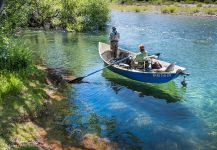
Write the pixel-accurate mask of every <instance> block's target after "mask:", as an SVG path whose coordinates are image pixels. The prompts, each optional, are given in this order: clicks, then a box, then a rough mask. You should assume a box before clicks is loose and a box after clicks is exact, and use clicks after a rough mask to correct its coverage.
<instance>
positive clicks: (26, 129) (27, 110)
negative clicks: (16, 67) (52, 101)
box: [0, 67, 45, 149]
mask: <svg viewBox="0 0 217 150" xmlns="http://www.w3.org/2000/svg"><path fill="white" fill-rule="evenodd" d="M44 76H45V72H42V71H40V70H37V69H36V68H35V67H31V68H28V69H26V70H20V71H19V72H9V71H5V70H4V71H0V84H1V86H0V110H1V111H0V120H1V123H0V145H3V146H4V147H5V149H7V147H9V145H11V143H13V142H14V141H16V142H17V143H19V144H22V143H25V142H28V141H30V140H33V139H34V138H35V137H34V135H35V134H34V133H35V132H36V131H35V129H36V127H35V126H34V124H33V123H31V122H26V121H24V120H25V119H26V118H29V117H30V118H31V117H33V116H35V115H36V114H37V111H38V110H39V108H40V107H41V106H42V105H43V100H44V96H45V92H44V91H43V88H44V87H45V85H44V83H43V78H44Z"/></svg>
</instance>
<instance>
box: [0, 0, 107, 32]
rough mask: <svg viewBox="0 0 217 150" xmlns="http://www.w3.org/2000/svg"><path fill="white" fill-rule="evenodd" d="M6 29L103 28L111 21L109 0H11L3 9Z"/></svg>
mask: <svg viewBox="0 0 217 150" xmlns="http://www.w3.org/2000/svg"><path fill="white" fill-rule="evenodd" d="M0 18H1V20H0V24H1V25H2V26H3V27H4V29H5V31H9V30H12V31H13V29H15V28H16V27H38V28H40V27H43V28H45V29H52V28H61V29H69V30H78V31H85V30H95V29H97V30H98V29H103V28H104V26H105V24H106V22H107V21H108V20H109V9H108V2H107V0H23V1H14V0H8V1H7V3H6V4H5V7H4V9H3V11H0Z"/></svg>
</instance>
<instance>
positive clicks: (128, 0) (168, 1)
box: [113, 0, 217, 5]
mask: <svg viewBox="0 0 217 150" xmlns="http://www.w3.org/2000/svg"><path fill="white" fill-rule="evenodd" d="M216 1H217V0H164V1H162V0H113V2H117V3H119V4H133V3H139V2H146V3H150V4H157V5H160V4H165V5H172V4H173V3H174V2H181V3H185V4H193V3H195V2H202V3H209V4H211V3H215V2H216Z"/></svg>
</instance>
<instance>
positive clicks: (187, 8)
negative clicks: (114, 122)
mask: <svg viewBox="0 0 217 150" xmlns="http://www.w3.org/2000/svg"><path fill="white" fill-rule="evenodd" d="M110 8H111V9H114V10H120V11H132V12H153V13H163V14H174V15H192V16H213V17H217V4H202V3H198V4H181V3H173V4H161V5H153V4H146V3H137V4H132V5H126V4H123V5H121V4H114V3H113V4H111V5H110Z"/></svg>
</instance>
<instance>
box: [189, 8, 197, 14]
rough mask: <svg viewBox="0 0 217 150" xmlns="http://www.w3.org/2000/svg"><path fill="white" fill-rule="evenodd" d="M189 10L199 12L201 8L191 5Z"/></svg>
mask: <svg viewBox="0 0 217 150" xmlns="http://www.w3.org/2000/svg"><path fill="white" fill-rule="evenodd" d="M189 12H190V13H197V12H199V9H198V8H197V7H191V8H190V9H189Z"/></svg>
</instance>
